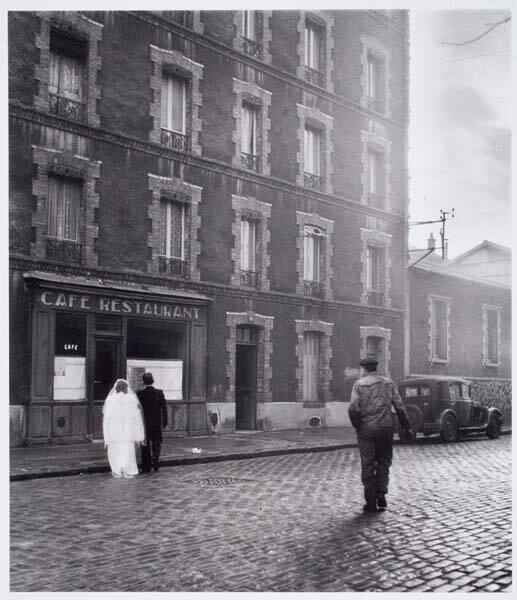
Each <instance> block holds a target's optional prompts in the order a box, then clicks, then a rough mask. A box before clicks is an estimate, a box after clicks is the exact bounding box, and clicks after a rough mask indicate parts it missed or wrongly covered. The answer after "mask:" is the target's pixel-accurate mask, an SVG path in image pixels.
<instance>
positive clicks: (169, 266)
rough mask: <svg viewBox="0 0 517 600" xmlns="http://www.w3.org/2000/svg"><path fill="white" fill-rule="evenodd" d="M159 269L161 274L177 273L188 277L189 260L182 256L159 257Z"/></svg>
mask: <svg viewBox="0 0 517 600" xmlns="http://www.w3.org/2000/svg"><path fill="white" fill-rule="evenodd" d="M158 270H159V272H160V274H161V275H175V276H176V277H183V278H184V279H188V277H189V272H188V262H187V261H186V260H181V258H167V257H166V256H159V257H158Z"/></svg>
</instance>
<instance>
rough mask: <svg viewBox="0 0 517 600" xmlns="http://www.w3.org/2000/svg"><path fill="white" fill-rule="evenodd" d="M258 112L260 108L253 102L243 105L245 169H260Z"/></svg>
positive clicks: (243, 156) (243, 160) (243, 157)
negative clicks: (252, 103)
mask: <svg viewBox="0 0 517 600" xmlns="http://www.w3.org/2000/svg"><path fill="white" fill-rule="evenodd" d="M257 113H258V109H257V108H256V107H255V106H253V105H251V104H246V103H245V104H243V105H242V142H241V159H242V166H243V167H244V168H245V169H250V170H252V171H258V168H259V165H258V151H257Z"/></svg>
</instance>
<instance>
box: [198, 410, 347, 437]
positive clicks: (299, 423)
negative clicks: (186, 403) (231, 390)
mask: <svg viewBox="0 0 517 600" xmlns="http://www.w3.org/2000/svg"><path fill="white" fill-rule="evenodd" d="M207 406H208V417H209V423H210V415H211V413H214V414H216V415H217V425H215V426H214V427H213V431H214V432H215V433H232V432H234V431H235V403H234V402H211V403H208V405H207ZM312 417H318V418H319V423H320V424H319V425H317V426H318V427H344V426H350V420H349V418H348V403H345V402H327V403H326V404H325V405H322V406H315V407H305V406H303V404H302V403H301V402H267V403H265V404H258V405H257V429H258V430H259V431H280V430H282V429H310V428H311V425H310V423H309V421H310V420H311V418H312Z"/></svg>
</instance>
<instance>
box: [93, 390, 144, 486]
mask: <svg viewBox="0 0 517 600" xmlns="http://www.w3.org/2000/svg"><path fill="white" fill-rule="evenodd" d="M102 414H103V419H102V430H103V435H104V447H105V448H106V447H107V449H108V460H109V463H110V467H111V474H112V475H113V477H116V478H117V479H119V478H121V477H126V478H128V479H130V478H132V477H134V476H135V475H138V467H137V464H136V446H137V445H138V444H141V443H143V442H144V441H145V431H144V421H143V417H142V407H141V406H140V402H139V401H138V398H137V396H136V394H135V393H134V392H133V390H132V389H131V388H130V387H129V383H128V382H127V381H126V380H125V379H117V381H116V382H115V385H114V386H113V387H112V388H111V390H110V393H109V394H108V396H107V398H106V400H105V402H104V407H103V409H102Z"/></svg>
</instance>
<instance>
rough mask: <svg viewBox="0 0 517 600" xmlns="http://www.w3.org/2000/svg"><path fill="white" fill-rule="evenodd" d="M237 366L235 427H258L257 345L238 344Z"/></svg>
mask: <svg viewBox="0 0 517 600" xmlns="http://www.w3.org/2000/svg"><path fill="white" fill-rule="evenodd" d="M235 362H236V367H235V369H236V370H235V428H236V429H256V427H257V400H256V387H257V346H254V345H244V344H237V349H236V360H235Z"/></svg>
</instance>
